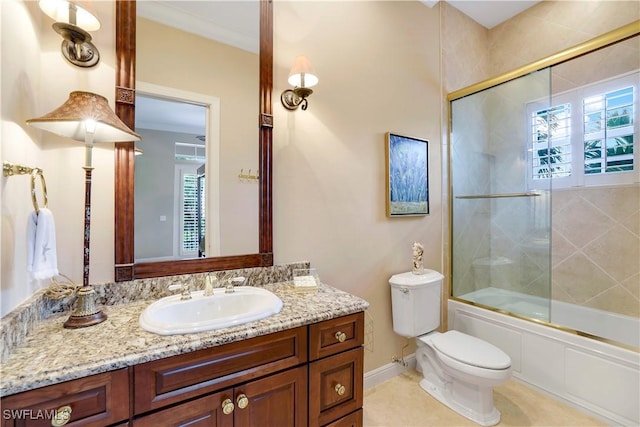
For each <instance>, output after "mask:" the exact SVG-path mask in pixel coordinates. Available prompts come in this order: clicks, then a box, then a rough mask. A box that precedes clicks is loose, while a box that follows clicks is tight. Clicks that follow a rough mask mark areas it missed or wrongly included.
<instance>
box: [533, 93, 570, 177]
mask: <svg viewBox="0 0 640 427" xmlns="http://www.w3.org/2000/svg"><path fill="white" fill-rule="evenodd" d="M531 140H532V152H533V167H532V175H533V179H548V178H559V177H565V176H570V175H571V104H561V105H558V106H555V107H552V108H546V109H543V110H538V111H534V112H533V115H532V120H531Z"/></svg>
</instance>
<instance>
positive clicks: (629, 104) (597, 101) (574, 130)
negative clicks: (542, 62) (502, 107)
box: [527, 72, 640, 188]
mask: <svg viewBox="0 0 640 427" xmlns="http://www.w3.org/2000/svg"><path fill="white" fill-rule="evenodd" d="M637 116H638V72H634V73H632V74H629V75H626V76H622V77H617V78H614V79H611V80H607V81H604V82H600V83H597V84H593V85H589V86H584V87H581V88H578V89H575V90H572V91H569V92H566V93H563V94H559V95H554V97H553V102H552V105H551V106H550V107H549V106H548V105H546V106H543V105H542V104H541V103H540V102H536V103H530V104H529V105H527V117H528V118H527V123H528V127H529V130H528V134H529V135H530V146H529V153H530V156H529V165H530V172H529V183H530V187H532V188H540V187H544V186H548V180H549V179H553V182H554V184H553V185H554V187H556V188H562V187H571V186H580V185H610V184H625V183H632V182H637V181H638V176H640V174H639V173H638V169H639V168H638V157H637V156H638V154H637V153H638V136H637V135H638V134H639V131H638V117H637Z"/></svg>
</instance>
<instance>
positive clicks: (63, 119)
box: [27, 91, 140, 142]
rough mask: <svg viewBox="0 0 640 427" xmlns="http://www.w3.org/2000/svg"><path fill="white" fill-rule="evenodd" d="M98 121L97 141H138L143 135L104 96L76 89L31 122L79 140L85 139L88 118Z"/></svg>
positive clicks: (96, 128) (96, 122) (57, 133)
mask: <svg viewBox="0 0 640 427" xmlns="http://www.w3.org/2000/svg"><path fill="white" fill-rule="evenodd" d="M87 121H93V122H94V123H95V133H94V137H93V142H127V141H138V140H139V139H140V135H138V134H137V133H135V132H134V131H132V130H131V129H129V128H128V127H127V125H125V124H124V123H123V122H122V121H121V120H120V119H119V118H118V116H116V114H115V113H114V112H113V110H112V109H111V108H110V107H109V103H108V101H107V99H106V98H105V97H104V96H101V95H97V94H95V93H91V92H81V91H75V92H71V93H70V94H69V99H67V101H66V102H65V103H64V104H62V105H61V106H60V107H58V108H56V109H55V110H53V111H51V112H50V113H48V114H45V115H44V116H42V117H40V118H37V119H30V120H27V124H29V125H31V126H34V127H37V128H39V129H43V130H46V131H48V132H51V133H55V134H56V135H60V136H66V137H68V138H72V139H75V140H76V141H83V142H84V141H85V134H86V133H87V130H86V122H87Z"/></svg>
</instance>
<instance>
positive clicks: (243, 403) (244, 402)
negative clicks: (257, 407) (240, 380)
mask: <svg viewBox="0 0 640 427" xmlns="http://www.w3.org/2000/svg"><path fill="white" fill-rule="evenodd" d="M236 403H237V404H238V408H240V409H244V408H246V407H247V406H249V398H248V397H247V395H246V394H244V393H242V394H240V395H238V398H237V399H236Z"/></svg>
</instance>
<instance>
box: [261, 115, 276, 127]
mask: <svg viewBox="0 0 640 427" xmlns="http://www.w3.org/2000/svg"><path fill="white" fill-rule="evenodd" d="M260 127H265V128H272V127H273V115H271V114H265V113H261V114H260Z"/></svg>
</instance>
